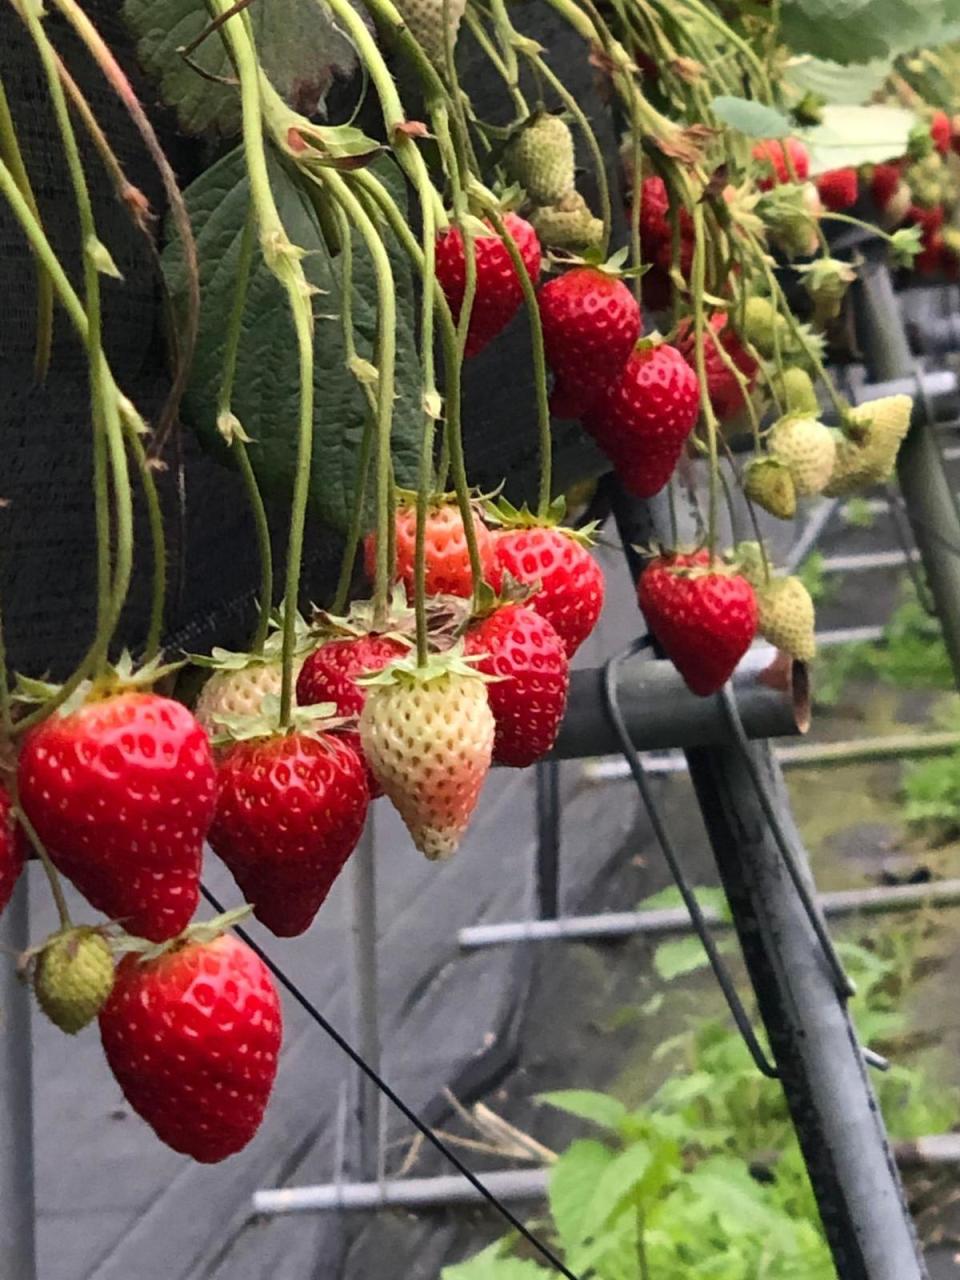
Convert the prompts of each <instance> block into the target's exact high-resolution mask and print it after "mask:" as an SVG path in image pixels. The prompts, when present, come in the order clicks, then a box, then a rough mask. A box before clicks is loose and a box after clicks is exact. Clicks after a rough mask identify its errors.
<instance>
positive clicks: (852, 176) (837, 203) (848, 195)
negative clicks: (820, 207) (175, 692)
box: [814, 168, 858, 213]
mask: <svg viewBox="0 0 960 1280" xmlns="http://www.w3.org/2000/svg"><path fill="white" fill-rule="evenodd" d="M814 181H815V183H816V187H817V191H818V192H819V194H820V199H821V200H822V201H823V203H824V205H825V207H826V208H827V209H829V210H830V211H831V212H832V213H843V211H844V210H845V209H850V208H852V207H853V206H854V205H855V204H856V203H857V185H858V184H857V171H856V169H851V168H847V169H829V170H828V171H827V172H826V173H821V174H819V175H818V176H817V177H816V178H815V179H814Z"/></svg>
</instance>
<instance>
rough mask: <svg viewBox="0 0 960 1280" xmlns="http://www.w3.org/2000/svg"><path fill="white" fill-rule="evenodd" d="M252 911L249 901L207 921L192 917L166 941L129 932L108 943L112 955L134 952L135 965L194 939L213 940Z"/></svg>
mask: <svg viewBox="0 0 960 1280" xmlns="http://www.w3.org/2000/svg"><path fill="white" fill-rule="evenodd" d="M252 914H253V907H251V906H250V905H249V903H244V904H243V906H241V907H231V909H230V910H229V911H224V912H223V914H222V915H219V916H214V917H213V918H212V919H210V920H195V921H194V922H193V923H192V924H189V925H187V927H186V928H185V929H184V930H182V931H181V932H180V933H178V934H177V935H176V937H173V938H169V939H168V940H167V941H166V942H148V941H147V939H146V938H134V937H133V936H132V935H130V934H127V933H123V934H121V935H120V936H119V937H117V938H115V939H114V940H113V941H112V943H111V946H112V949H113V951H114V952H115V954H117V955H134V956H136V957H137V963H138V964H147V963H148V962H149V961H151V960H156V959H158V958H159V957H160V956H163V955H168V954H169V953H170V952H173V951H180V950H181V949H182V948H183V947H187V946H189V945H190V944H191V943H193V942H201V943H206V942H213V941H214V940H215V939H217V938H219V937H220V935H221V934H223V933H228V932H229V931H230V930H231V929H232V928H233V927H234V926H235V925H238V924H242V923H243V921H244V920H246V919H248V918H249V917H250V916H251V915H252Z"/></svg>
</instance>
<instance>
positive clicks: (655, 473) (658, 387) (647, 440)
mask: <svg viewBox="0 0 960 1280" xmlns="http://www.w3.org/2000/svg"><path fill="white" fill-rule="evenodd" d="M699 412H700V385H699V383H698V382H697V375H696V374H695V373H694V372H693V370H692V369H691V368H690V366H689V365H688V364H687V362H686V360H684V358H683V356H682V355H681V354H680V352H679V351H678V350H677V349H676V347H671V346H669V345H667V344H666V343H660V344H659V345H658V346H655V347H644V348H640V349H638V350H636V351H634V352H633V354H632V355H631V357H630V359H629V360H628V361H627V363H626V365H625V366H624V368H623V370H622V372H621V373H620V374H619V375H618V376H617V377H615V378H613V379H612V380H611V381H610V382H608V383H607V385H606V386H605V387H604V389H603V391H602V392H601V393H600V395H599V397H598V398H597V400H596V401H595V402H594V404H593V406H592V407H591V409H590V412H589V413H588V414H587V416H586V418H585V419H584V422H583V425H584V427H585V428H586V430H587V431H589V432H590V434H591V435H592V436H593V438H594V439H595V440H596V441H597V443H598V444H599V446H600V448H601V449H603V451H604V453H606V454H607V456H608V457H609V458H610V460H611V461H612V462H613V464H614V466H615V467H616V470H617V474H618V475H619V476H620V479H621V480H622V481H623V484H624V487H625V488H626V489H627V490H628V491H629V492H630V493H634V494H636V495H637V497H640V498H650V497H652V496H653V495H654V494H655V493H658V492H659V491H660V490H661V489H662V488H663V486H664V485H665V484H666V483H667V481H668V480H669V479H670V476H671V475H672V474H673V469H674V467H675V466H676V465H677V461H678V459H679V457H680V454H681V453H682V451H683V446H684V444H685V442H686V439H687V436H688V435H689V434H690V432H691V431H692V430H693V428H694V426H695V425H696V421H697V415H698V414H699Z"/></svg>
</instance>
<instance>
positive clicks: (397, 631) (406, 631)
mask: <svg viewBox="0 0 960 1280" xmlns="http://www.w3.org/2000/svg"><path fill="white" fill-rule="evenodd" d="M376 615H377V611H376V606H375V604H374V602H373V600H353V601H351V602H350V607H349V608H348V610H347V612H346V613H344V614H336V613H331V612H330V611H329V610H327V609H320V608H318V607H317V606H316V605H314V606H313V611H312V613H311V615H310V626H309V633H310V635H311V637H312V638H313V640H315V641H317V640H319V641H320V643H321V644H323V643H326V642H327V641H328V640H350V639H358V638H359V637H361V636H369V635H382V636H389V637H390V639H392V640H398V641H400V642H401V643H409V642H410V638H411V637H412V636H413V634H414V632H415V630H416V614H415V613H414V610H413V609H412V608H411V607H410V605H409V604H408V603H407V592H406V588H405V587H404V585H403V583H402V582H397V583H394V586H393V590H392V591H391V593H390V601H389V604H388V606H387V612H386V615H381V616H380V618H379V619H378V621H377V625H374V619H375V618H376Z"/></svg>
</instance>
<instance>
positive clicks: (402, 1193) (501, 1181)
mask: <svg viewBox="0 0 960 1280" xmlns="http://www.w3.org/2000/svg"><path fill="white" fill-rule="evenodd" d="M549 1177H550V1170H549V1169H543V1168H540V1169H503V1170H494V1172H493V1173H485V1174H484V1175H483V1181H484V1183H485V1184H486V1186H487V1188H488V1189H489V1190H490V1191H492V1192H493V1193H494V1195H495V1196H497V1198H498V1199H500V1200H502V1201H504V1202H505V1203H509V1202H511V1201H512V1202H517V1201H520V1200H542V1199H544V1197H545V1196H546V1194H547V1182H548V1180H549ZM481 1203H483V1198H482V1196H481V1195H480V1193H479V1192H478V1191H477V1189H476V1187H472V1186H471V1185H470V1183H469V1182H467V1181H465V1180H464V1179H463V1178H460V1177H457V1176H456V1175H453V1174H450V1175H442V1176H440V1177H436V1178H397V1179H389V1178H388V1179H385V1180H384V1181H383V1182H345V1183H342V1184H341V1185H340V1186H337V1185H336V1183H328V1184H326V1185H323V1186H317V1187H278V1188H277V1189H276V1190H263V1191H255V1192H254V1193H253V1211H254V1213H258V1214H267V1215H274V1214H280V1213H318V1212H323V1211H324V1210H330V1209H384V1208H404V1209H414V1208H417V1207H418V1206H428V1205H451V1204H481ZM4 1280H6V1277H4Z"/></svg>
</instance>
